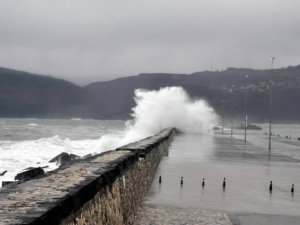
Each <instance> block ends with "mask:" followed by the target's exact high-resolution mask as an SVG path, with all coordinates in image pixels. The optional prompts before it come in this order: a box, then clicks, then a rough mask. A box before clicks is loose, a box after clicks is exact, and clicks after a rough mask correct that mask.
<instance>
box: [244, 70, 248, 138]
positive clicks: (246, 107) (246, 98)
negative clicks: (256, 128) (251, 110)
mask: <svg viewBox="0 0 300 225" xmlns="http://www.w3.org/2000/svg"><path fill="white" fill-rule="evenodd" d="M247 78H248V75H246V76H245V81H246V82H245V83H246V85H247ZM246 85H245V138H244V142H245V144H246V142H247V126H248V106H247V105H248V93H247V86H246Z"/></svg>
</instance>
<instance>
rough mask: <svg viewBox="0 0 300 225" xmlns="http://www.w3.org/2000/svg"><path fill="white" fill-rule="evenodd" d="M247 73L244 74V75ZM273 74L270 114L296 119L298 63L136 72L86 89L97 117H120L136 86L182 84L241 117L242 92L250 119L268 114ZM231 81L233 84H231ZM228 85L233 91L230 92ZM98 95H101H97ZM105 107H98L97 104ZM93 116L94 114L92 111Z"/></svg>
mask: <svg viewBox="0 0 300 225" xmlns="http://www.w3.org/2000/svg"><path fill="white" fill-rule="evenodd" d="M246 75H247V78H246ZM271 77H272V78H273V114H274V115H273V117H274V119H275V120H277V121H288V120H297V121H300V116H299V114H298V112H299V111H300V104H297V102H298V99H300V65H299V66H296V67H288V68H283V69H275V70H253V69H239V68H228V69H227V70H225V71H220V72H210V71H204V72H197V73H193V74H190V75H186V74H161V73H155V74H140V75H138V76H131V77H124V78H120V79H116V80H112V81H104V82H96V83H93V84H90V85H88V86H86V87H85V89H86V90H88V92H89V94H90V96H91V99H90V104H92V111H93V112H97V113H99V114H98V116H99V117H100V118H124V117H127V116H128V114H130V109H131V108H132V107H133V106H134V101H133V95H134V90H135V89H137V88H143V89H150V90H157V89H159V88H161V87H167V86H182V87H183V88H184V89H186V90H187V92H188V93H189V94H190V95H191V96H192V97H193V98H205V99H206V100H207V101H208V102H209V103H210V104H211V105H212V106H213V107H214V108H215V109H216V111H217V112H218V113H219V114H223V115H224V116H225V117H230V114H231V101H232V102H233V103H232V112H233V114H234V116H235V117H242V116H243V115H244V111H245V93H246V92H247V96H248V99H247V100H248V107H247V108H248V114H249V117H250V119H252V120H256V121H257V120H260V121H266V120H268V118H269V82H270V78H271ZM232 85H233V88H232ZM231 88H232V89H233V92H232V93H233V94H232V95H231ZM99 96H101V97H99ZM103 106H105V109H102V110H101V107H103ZM95 116H97V115H95Z"/></svg>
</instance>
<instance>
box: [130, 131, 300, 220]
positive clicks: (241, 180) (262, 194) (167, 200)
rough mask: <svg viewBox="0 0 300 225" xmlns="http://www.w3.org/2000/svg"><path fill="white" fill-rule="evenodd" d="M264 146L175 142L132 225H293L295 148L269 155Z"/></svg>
mask: <svg viewBox="0 0 300 225" xmlns="http://www.w3.org/2000/svg"><path fill="white" fill-rule="evenodd" d="M265 143H267V141H266V140H265V137H263V134H255V135H252V136H251V134H249V141H248V142H247V143H246V144H245V143H244V141H243V140H242V139H239V136H238V135H236V136H235V137H234V138H233V139H232V138H230V136H229V135H226V134H225V135H221V134H207V135H186V134H180V135H177V136H175V138H174V141H173V142H172V144H171V146H170V148H169V154H168V156H166V157H165V158H164V159H163V161H162V162H161V164H160V166H159V168H158V171H157V174H156V178H155V180H154V182H153V185H152V187H151V190H150V192H149V195H148V196H147V198H146V199H145V205H144V208H143V209H142V210H141V211H140V212H139V215H138V220H137V223H136V224H149V225H150V224H152V225H154V224H220V225H221V224H224V225H225V224H236V225H253V224H255V225H271V224H272V225H282V224H285V225H294V224H295V225H296V224H297V225H298V224H299V223H300V222H299V221H300V176H299V174H300V160H299V159H300V148H299V147H298V146H295V145H289V144H284V143H282V142H276V141H274V143H273V144H274V145H273V146H274V150H272V151H271V152H269V151H268V150H267V147H264V144H265ZM265 146H267V145H265ZM159 176H161V177H162V182H161V184H159ZM181 176H182V177H183V185H181V184H180V180H181ZM203 178H205V186H204V187H202V181H203ZM224 178H226V188H225V189H223V187H222V184H223V179H224ZM271 180H272V182H273V191H272V192H271V193H270V192H269V183H270V181H271ZM292 184H294V185H295V193H294V194H292V193H291V192H290V190H291V186H292Z"/></svg>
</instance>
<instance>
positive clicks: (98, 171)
mask: <svg viewBox="0 0 300 225" xmlns="http://www.w3.org/2000/svg"><path fill="white" fill-rule="evenodd" d="M173 134H174V129H165V130H163V131H161V132H160V133H158V134H156V135H154V136H151V137H149V138H146V139H144V140H141V141H138V142H135V143H131V144H128V145H126V146H123V147H121V148H118V149H116V150H115V151H110V152H106V153H103V154H100V155H97V156H94V157H91V158H89V159H86V160H82V161H79V162H76V163H74V164H71V165H65V166H63V167H62V168H60V169H59V170H56V171H53V172H50V173H49V174H47V175H46V176H43V177H41V178H39V179H35V180H30V181H27V182H25V183H21V184H19V185H14V186H11V187H7V188H3V190H1V192H0V225H4V224H5V225H8V224H9V225H12V224H32V225H37V224H43V225H48V224H60V225H73V224H74V225H75V224H78V225H91V224H93V225H94V224H95V225H96V224H100V225H102V224H103V225H123V224H124V225H125V224H133V222H134V219H135V215H136V212H137V210H138V209H139V208H140V207H141V205H142V203H143V198H144V196H145V195H146V193H147V191H148V190H149V188H150V186H151V184H152V181H153V179H154V175H155V172H156V169H157V167H158V165H159V163H160V161H161V159H162V157H163V156H164V155H166V154H167V151H168V145H169V143H170V141H171V139H172V136H173Z"/></svg>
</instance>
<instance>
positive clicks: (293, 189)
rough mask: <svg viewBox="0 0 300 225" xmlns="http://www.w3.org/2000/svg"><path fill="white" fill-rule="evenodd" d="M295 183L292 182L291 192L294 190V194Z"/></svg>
mask: <svg viewBox="0 0 300 225" xmlns="http://www.w3.org/2000/svg"><path fill="white" fill-rule="evenodd" d="M294 191H295V190H294V184H292V188H291V192H292V194H294Z"/></svg>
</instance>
